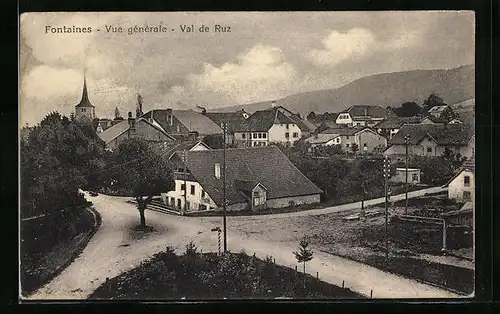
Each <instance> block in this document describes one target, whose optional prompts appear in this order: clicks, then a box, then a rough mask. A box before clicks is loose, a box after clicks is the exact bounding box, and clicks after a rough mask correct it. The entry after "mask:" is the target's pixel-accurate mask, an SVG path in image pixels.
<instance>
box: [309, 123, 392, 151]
mask: <svg viewBox="0 0 500 314" xmlns="http://www.w3.org/2000/svg"><path fill="white" fill-rule="evenodd" d="M326 135H335V136H334V137H332V138H331V139H330V140H329V141H328V142H326V143H325V144H331V145H340V146H341V148H342V150H343V151H344V152H352V149H353V148H352V147H353V145H354V144H355V145H356V146H357V147H358V151H359V152H365V153H371V152H373V151H376V150H381V149H384V148H385V147H386V146H387V139H386V138H385V137H383V136H382V135H380V134H378V133H377V132H375V131H374V130H372V129H371V128H368V127H353V128H348V127H338V128H329V129H326V130H324V131H323V132H321V133H320V134H317V135H312V136H310V137H309V138H308V139H306V141H307V142H310V143H311V144H313V143H314V142H315V141H316V139H319V138H320V137H323V138H326ZM325 144H320V143H315V145H325Z"/></svg>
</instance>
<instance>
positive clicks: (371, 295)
mask: <svg viewBox="0 0 500 314" xmlns="http://www.w3.org/2000/svg"><path fill="white" fill-rule="evenodd" d="M372 298H373V290H370V299H372Z"/></svg>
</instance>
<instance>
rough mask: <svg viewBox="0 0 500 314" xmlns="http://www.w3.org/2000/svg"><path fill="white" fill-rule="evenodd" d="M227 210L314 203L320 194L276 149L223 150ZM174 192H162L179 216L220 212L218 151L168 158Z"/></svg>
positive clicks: (221, 192) (179, 153)
mask: <svg viewBox="0 0 500 314" xmlns="http://www.w3.org/2000/svg"><path fill="white" fill-rule="evenodd" d="M225 161H226V180H225V181H226V200H227V204H226V205H227V210H228V211H238V210H260V209H264V208H282V207H288V206H294V205H300V204H314V203H319V201H320V194H321V193H323V191H322V190H321V189H320V188H318V187H317V186H316V185H315V184H314V183H312V182H311V181H310V180H309V179H308V178H307V177H306V176H305V175H304V174H302V173H301V172H300V170H298V169H297V167H295V165H294V164H293V163H292V162H290V160H289V159H288V158H287V157H286V156H285V155H284V154H283V152H282V151H281V150H280V149H279V148H277V147H275V146H268V147H257V148H232V149H226V155H225ZM171 163H172V165H173V167H174V179H175V190H173V191H169V192H165V193H162V195H161V197H162V199H163V201H164V202H165V204H166V205H167V206H169V207H172V208H175V209H177V210H179V211H183V210H185V211H186V212H189V211H204V210H221V209H222V207H223V199H224V188H223V182H224V180H223V176H224V171H223V169H222V167H223V150H222V149H215V150H204V151H177V152H176V153H175V155H174V156H173V157H172V158H171Z"/></svg>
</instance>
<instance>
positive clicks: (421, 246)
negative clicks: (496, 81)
mask: <svg viewBox="0 0 500 314" xmlns="http://www.w3.org/2000/svg"><path fill="white" fill-rule="evenodd" d="M425 202H427V203H431V204H432V202H435V200H433V198H429V199H427V200H420V201H414V204H418V207H410V208H409V213H412V212H414V211H418V212H419V214H422V208H424V207H422V204H423V203H425ZM429 206H430V207H434V205H429ZM371 209H372V210H375V209H380V210H383V207H373V208H371ZM358 212H359V211H358V210H353V211H348V212H343V213H335V214H328V215H319V216H304V217H288V218H280V219H269V220H266V221H262V222H260V223H259V227H258V228H256V227H255V223H252V222H251V221H249V222H245V221H234V222H231V225H232V226H233V227H234V228H237V229H238V230H239V231H241V232H243V233H245V234H247V236H249V237H257V238H259V239H263V240H265V241H270V242H288V243H289V242H294V241H297V242H298V240H300V238H301V237H302V236H307V237H308V238H309V239H310V241H311V245H313V247H315V248H316V249H319V250H320V251H324V252H328V253H331V254H335V255H339V256H342V257H346V258H348V259H352V260H355V261H358V262H362V263H365V264H368V265H371V266H374V267H377V268H380V269H385V270H387V271H390V272H393V273H396V274H400V275H403V276H406V277H409V278H413V279H418V280H421V281H423V282H428V283H431V284H435V285H438V286H441V287H445V288H448V289H450V290H454V291H459V292H462V293H470V291H471V289H472V287H473V270H471V269H470V268H473V267H470V264H471V262H469V261H461V260H457V258H454V257H451V256H442V254H441V252H440V250H441V244H442V234H441V230H440V228H439V226H425V225H401V224H398V223H395V222H393V221H392V219H390V217H389V224H388V235H389V236H388V239H389V244H390V245H389V247H390V252H389V256H390V257H391V258H393V259H394V260H395V261H397V262H394V265H400V266H394V267H392V268H388V267H386V261H384V262H381V260H380V258H384V255H385V251H384V250H385V217H384V215H383V214H382V215H379V216H373V217H371V218H367V219H366V221H365V222H364V224H363V223H362V222H360V221H359V220H352V221H345V220H343V218H344V217H346V216H348V215H350V214H354V213H358ZM395 212H397V213H403V212H404V207H391V208H390V213H392V214H393V213H395ZM430 212H431V213H430V214H429V215H432V211H430ZM363 225H364V226H363ZM469 238H470V237H463V234H460V233H459V232H457V233H456V234H453V232H449V234H448V245H449V247H451V248H454V249H456V251H461V250H462V251H463V250H469V251H470V250H471V249H470V246H469V245H470V241H469V240H470V239H469ZM400 261H404V262H400ZM405 265H406V266H405ZM418 269H420V271H418ZM410 270H411V271H410ZM457 274H460V276H459V277H457ZM456 278H460V280H458V281H457V280H454V279H456Z"/></svg>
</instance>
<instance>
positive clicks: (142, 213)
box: [139, 208, 146, 228]
mask: <svg viewBox="0 0 500 314" xmlns="http://www.w3.org/2000/svg"><path fill="white" fill-rule="evenodd" d="M145 210H146V208H143V209H139V215H140V216H141V228H145V227H146V216H145V215H144V212H145Z"/></svg>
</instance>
